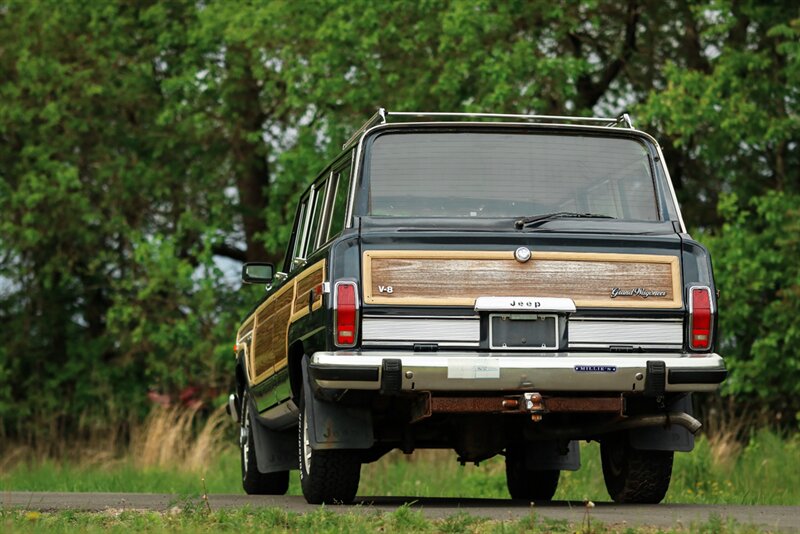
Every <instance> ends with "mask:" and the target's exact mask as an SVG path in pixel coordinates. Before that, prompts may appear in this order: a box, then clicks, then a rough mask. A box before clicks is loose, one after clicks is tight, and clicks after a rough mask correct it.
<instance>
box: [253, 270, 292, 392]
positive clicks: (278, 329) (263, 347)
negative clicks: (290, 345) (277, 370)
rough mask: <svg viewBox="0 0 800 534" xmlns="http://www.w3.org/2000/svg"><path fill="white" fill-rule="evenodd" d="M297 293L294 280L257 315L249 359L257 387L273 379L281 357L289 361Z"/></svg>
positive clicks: (268, 300) (256, 313)
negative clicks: (258, 384) (291, 325)
mask: <svg viewBox="0 0 800 534" xmlns="http://www.w3.org/2000/svg"><path fill="white" fill-rule="evenodd" d="M294 290H295V283H294V281H291V282H288V283H287V284H286V285H285V286H284V287H282V288H280V289H279V290H278V291H277V292H276V293H275V294H274V295H271V296H270V297H269V298H268V299H267V300H266V301H265V302H264V303H263V304H261V306H259V307H258V309H257V310H256V312H255V317H256V321H255V329H254V331H253V341H252V349H251V351H250V360H249V363H250V365H249V369H250V373H251V376H250V382H251V383H253V384H257V383H259V382H261V381H262V380H263V379H265V378H267V377H269V376H271V375H272V373H273V368H274V366H275V362H276V361H277V360H278V359H279V357H283V358H285V354H286V336H287V332H288V329H289V318H290V317H291V314H292V302H293V301H294ZM281 355H283V356H281Z"/></svg>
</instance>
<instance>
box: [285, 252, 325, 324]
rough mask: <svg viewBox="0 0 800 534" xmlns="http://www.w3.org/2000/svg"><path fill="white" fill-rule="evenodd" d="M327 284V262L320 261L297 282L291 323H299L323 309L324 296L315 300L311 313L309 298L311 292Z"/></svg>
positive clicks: (320, 295) (298, 278)
mask: <svg viewBox="0 0 800 534" xmlns="http://www.w3.org/2000/svg"><path fill="white" fill-rule="evenodd" d="M323 282H325V260H322V261H318V262H317V263H315V264H314V265H313V266H311V267H309V268H308V269H306V270H305V271H304V272H303V273H302V274H301V275H300V276H298V277H297V280H296V288H297V289H296V290H295V299H294V304H293V306H292V317H291V318H290V319H289V322H290V323H293V322H295V321H297V320H298V319H301V318H303V317H305V316H306V315H308V314H309V313H311V311H317V310H318V309H320V308H321V307H322V294H319V295H317V296H316V298H315V299H314V303H313V304H312V305H311V311H309V309H308V297H309V293H311V290H312V289H314V288H315V287H316V286H318V285H320V284H321V283H323Z"/></svg>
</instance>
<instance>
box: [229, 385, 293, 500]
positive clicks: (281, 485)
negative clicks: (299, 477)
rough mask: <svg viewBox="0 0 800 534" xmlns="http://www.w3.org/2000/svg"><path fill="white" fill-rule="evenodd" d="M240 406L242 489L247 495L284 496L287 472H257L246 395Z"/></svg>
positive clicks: (287, 483) (287, 478) (287, 482)
mask: <svg viewBox="0 0 800 534" xmlns="http://www.w3.org/2000/svg"><path fill="white" fill-rule="evenodd" d="M241 406H242V419H241V421H240V427H239V450H240V454H239V458H240V459H241V466H242V488H244V491H245V493H247V494H248V495H285V494H286V492H287V490H288V489H289V471H277V472H274V473H262V472H260V471H259V470H258V463H257V460H256V448H255V445H254V443H253V431H252V428H251V424H252V422H251V421H250V400H249V399H248V398H247V393H245V394H244V395H243V396H242V401H241Z"/></svg>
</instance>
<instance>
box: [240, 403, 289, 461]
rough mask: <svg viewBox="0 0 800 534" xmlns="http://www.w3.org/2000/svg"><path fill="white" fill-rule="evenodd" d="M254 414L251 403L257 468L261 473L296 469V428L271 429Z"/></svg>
mask: <svg viewBox="0 0 800 534" xmlns="http://www.w3.org/2000/svg"><path fill="white" fill-rule="evenodd" d="M251 402H252V401H251ZM254 414H255V412H254V406H252V405H251V407H250V410H249V416H250V430H251V431H252V432H253V445H254V446H255V448H256V451H255V452H256V464H257V465H258V470H259V471H260V472H262V473H275V472H276V471H289V470H290V469H297V468H298V459H297V429H296V428H292V429H291V430H283V431H280V432H279V431H277V430H271V429H269V428H267V427H265V426H264V425H262V424H261V423H259V422H258V419H257V418H256V416H255V415H254Z"/></svg>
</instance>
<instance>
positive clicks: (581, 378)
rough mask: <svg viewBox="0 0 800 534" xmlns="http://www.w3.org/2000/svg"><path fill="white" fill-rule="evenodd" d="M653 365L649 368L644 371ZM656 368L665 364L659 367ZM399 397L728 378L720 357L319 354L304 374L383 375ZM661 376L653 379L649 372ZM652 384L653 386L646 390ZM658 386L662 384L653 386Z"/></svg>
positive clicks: (354, 381) (322, 379)
mask: <svg viewBox="0 0 800 534" xmlns="http://www.w3.org/2000/svg"><path fill="white" fill-rule="evenodd" d="M648 362H650V364H651V365H648ZM659 362H663V365H661V364H660V363H659ZM398 367H399V376H393V377H392V383H393V384H394V383H399V391H522V390H526V391H530V390H532V389H535V390H536V391H576V392H578V391H580V392H615V393H626V392H627V393H630V392H645V391H647V390H648V389H650V390H652V388H653V387H659V388H661V390H663V391H665V392H668V393H672V392H691V391H714V390H716V389H717V388H718V387H719V384H720V383H721V382H722V381H723V380H724V379H725V377H726V376H727V371H726V370H725V364H724V362H723V360H722V357H721V356H719V355H718V354H713V353H712V354H702V355H698V354H684V353H637V354H609V353H607V352H606V353H596V352H592V353H552V352H551V353H542V354H540V355H525V356H522V355H520V354H519V353H508V352H491V353H489V352H466V351H464V352H455V351H454V352H436V353H419V352H411V351H391V350H386V351H338V352H317V353H315V354H314V355H313V356H312V357H311V361H310V365H309V373H310V375H311V378H312V379H313V380H314V382H315V383H316V385H317V386H319V387H322V388H330V389H357V390H379V389H381V384H382V383H385V382H386V380H385V378H388V377H384V374H386V373H387V372H386V371H385V369H392V373H393V374H395V375H396V373H397V369H398ZM655 369H660V370H661V371H660V372H661V373H662V374H661V375H660V376H655V373H654V370H655ZM648 382H650V383H648ZM657 382H660V384H657Z"/></svg>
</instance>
